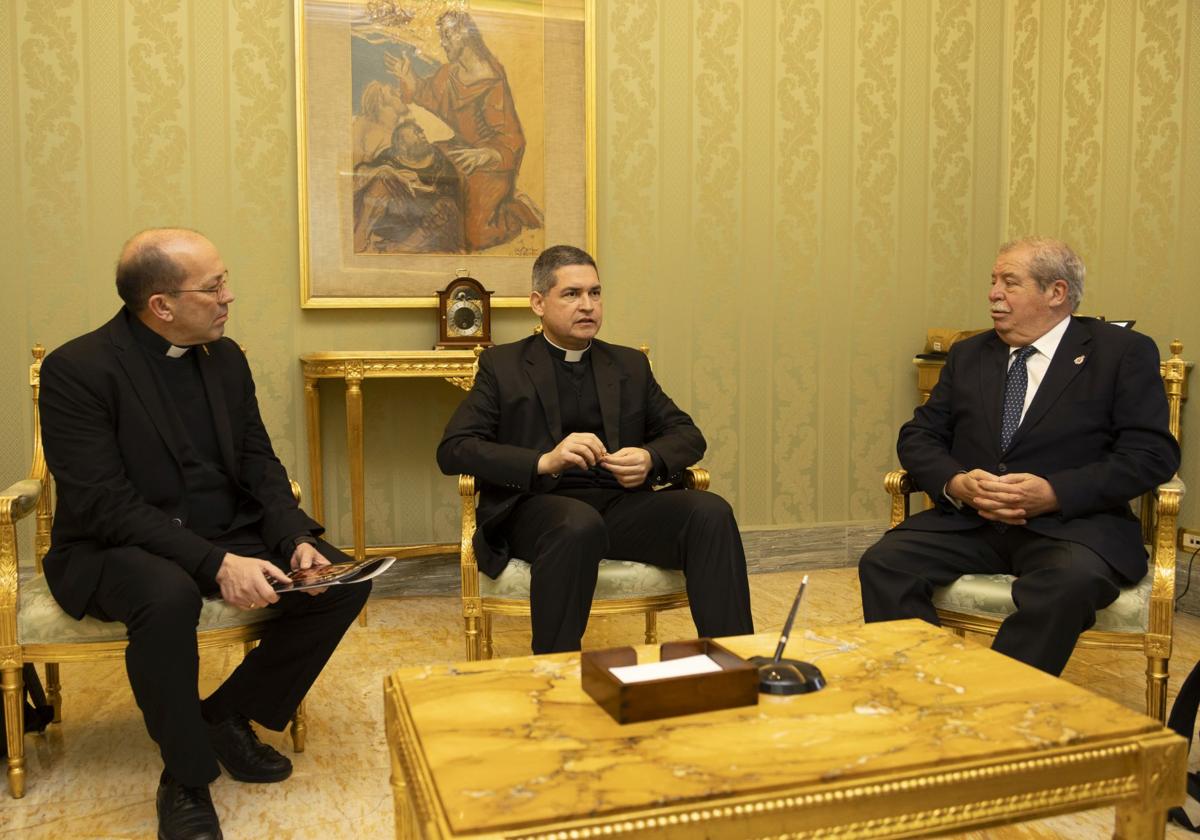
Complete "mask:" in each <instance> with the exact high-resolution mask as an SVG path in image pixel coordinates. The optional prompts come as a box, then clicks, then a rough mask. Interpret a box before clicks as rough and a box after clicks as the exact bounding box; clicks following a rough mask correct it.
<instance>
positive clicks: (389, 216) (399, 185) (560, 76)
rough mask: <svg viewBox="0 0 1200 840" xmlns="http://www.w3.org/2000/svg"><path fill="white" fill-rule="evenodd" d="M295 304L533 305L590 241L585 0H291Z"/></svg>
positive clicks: (588, 16) (592, 117)
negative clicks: (550, 261)
mask: <svg viewBox="0 0 1200 840" xmlns="http://www.w3.org/2000/svg"><path fill="white" fill-rule="evenodd" d="M294 9H295V44H296V134H297V176H298V210H299V250H300V253H299V257H300V305H301V306H302V307H303V308H310V309H321V308H392V307H434V306H436V305H437V293H436V290H437V289H439V288H442V287H444V286H445V285H446V283H447V282H448V280H450V279H452V278H453V277H454V276H455V275H456V273H457V272H459V271H461V270H466V271H467V272H468V273H469V274H471V276H473V277H476V278H478V279H479V280H480V281H481V282H482V283H483V284H484V285H485V286H486V287H487V288H488V289H489V290H491V291H493V292H494V293H495V295H494V297H493V298H492V304H493V306H497V307H506V306H525V305H527V304H528V294H529V274H530V267H531V266H532V263H533V258H534V257H535V256H536V255H537V253H539V252H540V251H541V250H542V248H544V247H547V246H549V245H553V244H557V243H567V244H573V245H579V246H581V247H584V248H587V249H588V250H589V251H594V250H595V244H596V148H595V143H596V107H595V29H594V26H595V0H294Z"/></svg>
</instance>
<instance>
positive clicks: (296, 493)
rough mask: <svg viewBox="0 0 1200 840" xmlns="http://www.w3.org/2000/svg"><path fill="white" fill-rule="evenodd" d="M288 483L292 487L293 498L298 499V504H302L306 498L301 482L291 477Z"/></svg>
mask: <svg viewBox="0 0 1200 840" xmlns="http://www.w3.org/2000/svg"><path fill="white" fill-rule="evenodd" d="M288 484H289V485H291V488H292V498H294V499H295V500H296V504H300V503H301V502H302V501H303V500H304V492H303V491H302V490H301V489H300V482H299V481H296V479H294V478H289V479H288Z"/></svg>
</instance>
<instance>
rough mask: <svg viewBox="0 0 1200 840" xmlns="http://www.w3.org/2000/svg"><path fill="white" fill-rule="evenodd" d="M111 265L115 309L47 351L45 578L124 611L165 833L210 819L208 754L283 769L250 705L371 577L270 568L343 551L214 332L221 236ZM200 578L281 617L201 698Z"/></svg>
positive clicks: (333, 625)
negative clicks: (302, 581)
mask: <svg viewBox="0 0 1200 840" xmlns="http://www.w3.org/2000/svg"><path fill="white" fill-rule="evenodd" d="M116 281H117V292H118V293H119V294H120V296H121V298H122V300H123V301H124V302H125V305H124V307H123V308H122V309H121V311H120V312H118V313H117V315H116V317H114V318H113V319H112V320H111V321H109V322H108V323H107V324H105V325H104V326H102V327H100V328H99V329H97V330H95V331H93V332H90V333H87V334H86V335H83V336H81V337H79V338H76V339H74V340H73V341H70V342H68V343H67V344H65V345H63V346H62V347H60V348H59V349H58V350H56V351H55V352H53V353H51V354H50V355H49V356H48V357H47V358H46V360H45V362H44V363H43V364H42V370H41V396H40V408H41V426H42V440H43V444H44V447H45V453H46V461H47V463H48V465H49V467H50V471H51V473H52V474H53V475H54V478H55V482H56V484H57V487H58V504H57V508H56V511H55V518H54V529H53V533H52V536H51V547H50V551H49V552H48V553H47V555H46V558H45V564H44V565H45V571H46V579H47V582H48V583H49V585H50V590H51V592H52V593H53V594H54V597H55V599H56V600H57V601H58V603H59V604H60V605H61V606H62V608H63V609H64V610H65V611H66V612H67V613H69V614H70V615H72V616H74V617H75V618H82V617H83V616H84V615H90V616H93V617H94V618H98V619H100V620H102V621H120V622H122V623H123V624H125V626H126V630H127V633H128V638H129V646H128V648H127V649H126V654H125V662H126V670H127V672H128V674H129V681H130V685H131V686H132V688H133V693H134V697H135V698H136V699H137V702H138V706H139V707H140V708H141V710H142V714H143V716H144V718H145V722H146V728H147V730H148V731H149V733H150V737H151V738H153V739H154V740H155V741H156V742H157V743H158V746H159V750H160V753H161V754H162V758H163V764H164V769H163V773H162V776H161V779H160V782H159V788H158V796H157V806H158V822H159V830H158V836H159V837H160V838H215V837H220V836H221V829H220V825H219V822H218V820H217V815H216V811H215V809H214V808H213V804H212V799H211V797H210V796H209V792H208V785H209V783H210V782H211V781H212V780H213V779H215V778H216V777H217V776H218V775H220V769H219V767H218V764H220V765H221V766H224V768H225V770H226V771H227V772H228V773H229V774H230V775H231V776H233V777H234V778H235V779H237V780H239V781H245V782H278V781H282V780H283V779H286V778H287V777H288V776H289V775H290V774H291V772H292V765H291V762H290V761H289V760H288V759H287V758H286V757H285V756H283V755H281V754H280V753H278V752H277V751H275V750H274V749H272V748H271V747H269V746H267V745H265V744H263V743H262V742H261V741H259V739H258V737H257V735H256V734H255V733H254V730H253V728H252V727H251V725H250V721H257V722H258V723H259V724H260V725H262V726H265V727H267V728H268V729H274V730H277V731H278V730H282V729H283V728H284V726H285V725H286V723H287V721H288V719H289V718H290V717H291V716H292V714H293V713H294V712H295V709H296V706H297V705H298V704H299V702H300V701H301V700H302V699H303V697H304V695H305V693H306V692H307V691H308V689H309V687H310V686H311V685H312V683H313V681H314V680H315V679H316V677H317V675H318V674H319V673H320V672H321V669H322V668H323V667H324V665H325V663H326V661H327V660H328V659H329V657H330V656H331V655H332V653H333V651H334V648H336V647H337V644H338V642H339V640H340V639H341V637H342V635H343V634H344V633H345V631H346V629H347V628H348V627H349V626H350V624H351V623H352V622H353V621H354V618H355V616H357V615H358V613H359V611H360V610H361V608H362V606H363V603H364V602H365V601H366V598H367V594H368V593H369V591H370V585H369V584H367V585H358V586H339V587H334V588H333V589H330V590H328V591H319V590H314V591H312V592H308V593H290V594H285V595H283V596H282V597H281V596H280V595H279V594H278V593H277V592H275V590H274V589H273V587H272V586H271V581H280V582H287V581H288V579H289V578H288V574H287V573H288V572H289V571H295V570H298V569H306V568H310V567H312V566H321V565H327V564H329V563H330V562H344V561H347V560H349V559H350V558H348V557H346V555H344V554H342V553H341V552H339V551H338V550H337V549H336V548H334V547H333V546H330V545H329V544H327V543H325V542H323V541H322V540H320V539H318V537H319V536H320V534H321V533H322V532H323V530H324V529H323V528H322V527H321V526H320V525H319V524H318V523H317V522H315V521H313V520H312V519H311V518H309V516H308V515H307V514H305V513H304V511H302V510H301V509H300V508H299V506H298V505H297V504H296V501H295V498H294V497H293V496H292V491H291V486H290V483H289V481H288V477H287V473H286V472H285V471H284V469H283V466H282V465H281V464H280V463H279V460H278V459H277V458H276V457H275V453H274V451H273V450H272V448H271V441H270V438H269V437H268V435H267V432H266V429H265V428H264V427H263V423H262V419H261V417H260V415H259V410H258V402H257V400H256V398H255V391H254V380H253V378H252V377H251V374H250V368H249V365H247V363H246V357H245V356H244V355H243V353H242V351H241V349H240V348H239V347H238V345H237V344H236V343H234V342H233V341H232V340H230V339H227V338H223V337H222V336H223V334H224V332H225V322H226V321H227V320H228V318H229V305H230V303H232V302H233V299H234V298H233V293H232V291H231V290H230V288H229V271H228V270H227V269H226V267H225V263H224V262H223V261H222V259H221V255H220V254H219V253H218V252H217V249H216V248H215V247H214V246H213V244H212V243H211V242H209V241H208V239H206V238H205V237H203V236H202V235H200V234H199V233H196V232H194V231H189V230H181V229H154V230H147V231H143V232H142V233H139V234H137V235H135V236H134V237H133V238H132V239H130V240H129V241H128V242H127V243H126V244H125V247H124V249H123V250H122V252H121V257H120V261H119V262H118V264H117V278H116ZM313 592H315V593H316V594H315V595H313V597H308V595H309V594H313ZM210 596H219V597H221V598H223V599H224V600H225V601H226V602H227V603H229V604H231V605H233V606H235V607H240V608H243V609H262V608H268V607H269V608H270V609H271V610H272V611H273V612H274V613H275V614H276V617H275V619H274V620H273V621H270V622H267V624H266V626H265V627H266V629H265V632H264V635H263V639H262V642H261V644H260V645H259V646H258V647H257V648H256V649H255V650H254V651H252V652H251V653H250V654H249V655H247V656H246V658H245V659H244V660H243V661H242V664H241V665H239V666H238V667H237V669H235V670H234V672H233V673H232V674H231V675H230V676H229V678H228V679H227V680H225V682H224V683H223V684H222V685H221V686H220V687H219V688H218V689H217V690H216V691H214V692H213V693H212V694H210V695H209V696H208V697H207V698H205V699H204V700H203V701H201V699H200V697H199V694H198V689H197V678H198V673H199V656H198V653H197V647H196V625H197V621H198V619H199V615H200V608H201V606H202V600H203V599H204V598H205V597H210Z"/></svg>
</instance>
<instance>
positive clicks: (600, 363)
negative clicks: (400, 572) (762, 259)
mask: <svg viewBox="0 0 1200 840" xmlns="http://www.w3.org/2000/svg"><path fill="white" fill-rule="evenodd" d="M590 352H591V356H592V370H593V373H594V375H595V379H596V391H597V393H598V395H599V398H600V408H601V412H602V414H603V420H604V445H605V446H606V447H607V448H608V451H609V452H616V451H617V450H618V449H622V448H624V447H626V446H640V447H644V448H645V449H648V450H650V451H651V453H652V454H653V455H654V456H655V462H656V464H659V465H661V471H660V472H659V473H658V474H656V475H651V476H650V478H649V479H648V481H647V485H649V484H650V483H654V484H663V483H667V482H670V481H675V480H678V479H679V478H680V477H681V476H682V474H683V471H684V470H685V469H686V468H687V467H688V466H690V465H692V464H694V463H696V462H697V461H698V460H700V457H701V456H702V455H703V454H704V449H705V443H704V436H703V435H701V434H700V430H699V429H697V428H696V425H695V424H694V423H693V422H692V418H691V417H689V416H688V415H687V414H686V413H684V412H683V411H681V410H680V409H679V408H678V407H676V405H675V403H673V402H672V401H671V399H670V397H668V396H667V395H666V394H664V393H663V391H662V389H661V388H659V386H658V382H656V381H655V379H654V374H653V373H652V372H651V371H650V362H649V360H648V359H647V358H646V354H645V353H642V352H641V351H639V350H635V349H633V348H631V347H621V346H619V345H615V344H608V343H606V342H603V341H600V340H593V341H592V349H591V351H590ZM564 436H565V435H564V432H563V428H562V418H561V414H560V411H559V405H558V384H557V381H556V379H555V374H554V360H553V358H552V357H551V355H550V353H549V350H548V348H547V346H546V341H545V339H543V338H542V337H541V336H537V335H535V336H531V337H529V338H526V339H524V340H523V341H517V342H514V343H512V344H503V345H500V346H498V347H492V348H490V349H488V350H485V351H484V352H483V354H482V355H481V356H480V357H479V372H478V373H477V374H476V376H475V385H474V387H473V388H471V391H470V393H468V394H467V397H466V399H465V400H463V402H462V403H461V404H460V405H459V406H458V409H457V410H456V411H455V412H454V415H453V416H452V417H451V418H450V422H449V423H448V424H447V425H446V432H445V434H444V435H443V437H442V442H441V443H440V444H439V445H438V450H437V460H438V466H439V467H441V469H442V472H444V473H446V474H447V475H453V474H456V473H469V474H471V475H474V476H475V477H476V478H477V480H478V482H479V484H478V487H479V508H478V511H477V514H476V521H477V523H478V527H477V528H476V529H475V554H476V558H477V559H478V562H479V568H480V569H482V570H483V571H484V572H486V573H487V574H489V575H491V576H492V577H495V576H497V575H499V574H500V573H501V572H502V571H504V567H505V566H506V565H507V564H508V546H507V544H506V542H505V540H504V537H503V535H502V534H501V533H500V531H501V528H500V526H501V525H502V524H503V522H504V519H505V518H506V517H507V515H508V513H509V512H510V511H511V510H512V508H513V506H514V505H515V504H516V503H517V501H518V500H519V499H521V498H522V497H523V496H525V495H527V494H530V493H544V492H550V491H553V490H554V488H555V485H556V484H557V482H556V480H554V479H552V478H550V477H549V476H538V475H537V462H538V458H539V457H540V456H541V455H542V453H544V452H549V451H550V450H551V449H553V448H554V447H555V446H557V445H558V444H559V442H560V441H561V440H562V439H563V437H564Z"/></svg>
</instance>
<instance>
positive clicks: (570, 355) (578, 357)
mask: <svg viewBox="0 0 1200 840" xmlns="http://www.w3.org/2000/svg"><path fill="white" fill-rule="evenodd" d="M542 338H546V334H545V333H542ZM546 343H547V344H549V345H550V346H551V347H553V348H554V349H555V350H561V351H562V352H564V353H566V356H565V357H564V358H565V360H566V361H568V362H579V361H582V360H583V354H584V353H586V352H587V351H589V350H591V349H592V342H590V341H589V342H588V344H587V347H584V348H583V349H582V350H568V349H567V348H566V347H559V346H558V345H557V344H555V343H554V342H553V341H551V340H550V339H548V338H546Z"/></svg>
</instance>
